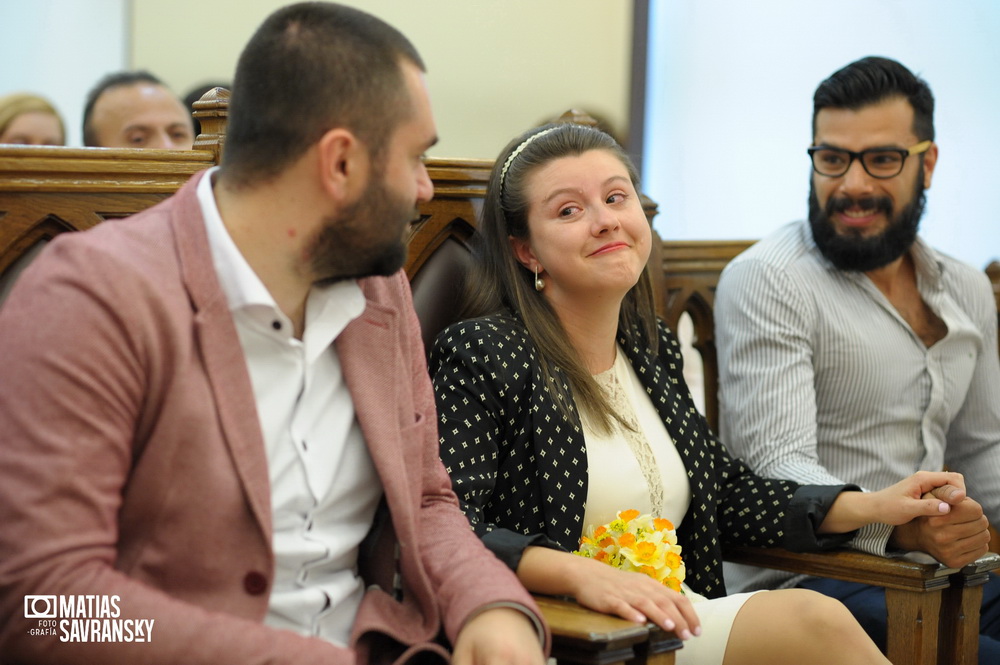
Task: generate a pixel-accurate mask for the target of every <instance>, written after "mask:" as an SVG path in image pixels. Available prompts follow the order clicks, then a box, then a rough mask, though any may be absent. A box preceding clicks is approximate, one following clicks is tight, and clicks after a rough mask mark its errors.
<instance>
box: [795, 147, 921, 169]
mask: <svg viewBox="0 0 1000 665" xmlns="http://www.w3.org/2000/svg"><path fill="white" fill-rule="evenodd" d="M932 144H933V141H921V142H920V143H918V144H917V145H915V146H913V147H911V148H868V149H867V150H862V151H861V152H854V151H853V150H844V149H842V148H831V147H830V146H828V145H814V146H812V147H811V148H809V149H808V150H807V152H808V153H809V157H810V158H812V164H813V170H814V171H816V173H818V174H820V175H825V176H829V177H831V178H839V177H840V176H842V175H844V174H845V173H847V170H848V169H849V168H851V164H852V163H853V162H854V160H855V159H857V160H860V161H861V165H862V166H863V167H864V168H865V171H866V172H867V173H868V175H870V176H871V177H873V178H894V177H896V176H898V175H899V174H900V173H902V172H903V163H904V162H906V158H907V157H909V156H910V155H919V154H920V153H922V152H927V150H928V148H930V147H931V145H932Z"/></svg>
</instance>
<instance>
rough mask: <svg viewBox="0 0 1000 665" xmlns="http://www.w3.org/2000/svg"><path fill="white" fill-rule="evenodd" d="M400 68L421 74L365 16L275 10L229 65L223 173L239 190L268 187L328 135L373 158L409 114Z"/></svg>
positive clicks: (328, 7) (328, 9) (330, 10)
mask: <svg viewBox="0 0 1000 665" xmlns="http://www.w3.org/2000/svg"><path fill="white" fill-rule="evenodd" d="M404 60H409V61H410V62H412V63H413V64H414V65H416V66H417V67H419V68H420V69H421V70H424V69H425V67H424V64H423V61H422V60H421V59H420V55H419V54H418V53H417V51H416V49H415V48H414V47H413V45H412V44H411V43H410V42H409V40H408V39H407V38H406V37H404V36H403V34H402V33H400V32H399V31H398V30H396V29H395V28H393V27H392V26H390V25H388V24H386V23H385V22H383V21H382V20H380V19H378V18H375V17H374V16H371V15H369V14H366V13H365V12H362V11H359V10H357V9H352V8H350V7H344V6H342V5H336V4H332V3H326V2H304V3H300V4H295V5H290V6H288V7H284V8H282V9H279V10H278V11H276V12H275V13H273V14H271V16H269V17H268V18H267V20H265V21H264V23H263V24H262V25H261V26H260V27H259V28H258V29H257V31H256V32H255V33H254V35H253V36H252V37H251V38H250V41H249V43H248V44H247V46H246V48H244V50H243V53H242V54H241V55H240V59H239V62H238V63H237V66H236V76H235V78H234V80H233V90H232V98H231V99H230V105H229V123H228V127H227V129H226V145H225V150H224V152H223V161H222V163H223V173H225V176H226V177H227V178H231V179H232V181H233V182H236V183H239V184H248V183H251V182H255V181H260V180H267V179H270V178H272V177H274V176H275V175H277V174H278V173H280V172H281V170H282V169H284V168H286V167H287V166H288V165H289V164H290V163H291V162H292V161H294V160H295V159H297V158H298V157H300V156H301V155H302V154H303V153H304V152H305V151H306V150H307V149H308V148H309V147H310V146H312V145H313V144H315V143H316V142H317V141H318V140H319V139H320V137H322V136H323V134H325V133H326V132H327V131H329V130H330V129H333V128H335V127H344V128H346V129H348V130H350V131H351V132H352V133H354V134H355V135H357V136H358V138H359V139H360V140H361V141H363V142H364V143H365V144H367V146H368V148H369V150H371V151H372V154H373V155H375V156H376V158H378V156H379V155H381V152H382V149H383V148H384V147H385V144H386V143H387V140H388V137H389V136H390V134H391V133H392V131H393V130H394V129H395V128H396V126H397V125H398V124H399V122H401V121H402V120H403V119H405V118H407V117H409V115H410V114H411V113H412V112H413V111H412V105H411V103H410V99H409V93H408V92H407V90H406V87H405V81H404V79H403V72H402V69H401V67H400V65H401V62H402V61H404Z"/></svg>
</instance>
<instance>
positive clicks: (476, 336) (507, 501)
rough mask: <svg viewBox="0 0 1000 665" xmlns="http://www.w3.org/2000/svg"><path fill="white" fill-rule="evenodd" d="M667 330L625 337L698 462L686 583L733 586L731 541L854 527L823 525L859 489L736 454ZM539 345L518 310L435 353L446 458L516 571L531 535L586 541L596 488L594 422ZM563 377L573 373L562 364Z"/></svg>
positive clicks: (830, 539) (797, 538)
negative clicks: (560, 402)
mask: <svg viewBox="0 0 1000 665" xmlns="http://www.w3.org/2000/svg"><path fill="white" fill-rule="evenodd" d="M658 330H659V337H660V339H659V350H658V353H657V354H655V355H654V354H652V353H650V351H649V350H648V348H649V345H648V344H646V343H645V342H644V341H643V337H642V335H641V333H640V332H639V331H638V330H633V331H624V330H620V331H619V338H618V343H619V344H620V345H621V348H622V349H624V350H625V353H626V355H627V356H628V359H629V361H630V362H631V364H632V367H633V368H634V370H635V372H636V374H637V375H638V377H639V380H640V381H641V383H642V384H643V386H644V387H645V388H646V392H647V394H648V395H649V397H650V399H651V400H652V402H653V405H654V406H655V407H656V410H657V411H658V413H659V414H660V416H661V417H662V418H663V422H664V425H665V426H666V428H667V431H668V432H669V433H670V436H671V437H672V438H673V440H674V443H675V445H676V446H677V450H678V452H679V453H680V456H681V459H682V460H683V462H684V466H685V468H686V470H687V474H688V479H689V481H690V485H691V504H690V507H689V508H688V512H687V514H686V515H685V517H684V521H683V524H681V525H680V528H679V530H678V534H677V537H678V542H679V544H680V545H681V547H682V556H683V557H684V561H685V566H686V568H687V579H686V582H687V584H688V585H689V586H690V587H691V588H692V589H693V590H695V591H697V592H698V593H701V594H703V595H705V596H708V597H710V598H713V597H717V596H722V595H725V593H726V590H725V584H724V583H723V579H722V549H721V548H722V546H723V545H728V544H734V545H736V544H738V545H750V546H760V547H768V546H779V545H780V546H782V547H786V548H788V549H792V550H797V551H806V550H817V549H828V548H832V547H836V546H837V545H840V544H843V543H844V542H846V541H847V540H849V539H850V538H851V537H852V535H853V533H848V534H837V535H818V534H816V533H815V529H816V527H817V526H818V525H819V524H820V523H821V522H822V521H823V518H824V517H825V515H826V512H827V510H829V507H830V505H832V503H833V500H834V499H835V498H836V496H837V494H839V492H841V491H843V490H844V489H857V488H856V487H854V486H835V487H818V486H799V485H798V484H796V483H794V482H791V481H784V480H772V479H764V478H760V477H758V476H756V475H754V474H753V473H752V472H751V471H750V469H749V468H748V467H747V466H746V465H745V464H744V463H743V462H742V461H741V460H739V459H734V458H732V457H730V456H729V454H728V452H727V450H726V448H725V446H724V445H723V444H722V443H721V442H720V441H719V440H718V439H717V438H716V437H715V436H714V435H713V434H712V432H711V431H710V430H709V427H708V424H707V422H706V421H705V419H704V417H703V416H702V415H701V414H699V413H698V411H697V409H696V408H695V406H694V402H693V400H692V398H691V394H690V392H689V391H688V389H687V386H686V384H685V383H684V378H683V376H682V374H681V369H682V359H681V354H680V347H679V346H678V343H677V340H676V338H675V337H674V335H673V333H671V332H670V331H669V330H668V329H667V327H666V325H664V324H663V323H662V321H660V322H658ZM536 353H537V352H536V350H535V347H534V345H533V344H532V342H531V341H530V340H529V339H528V334H527V330H526V329H525V328H524V325H523V324H522V323H521V321H520V320H519V319H518V318H516V317H515V316H513V315H509V314H508V315H495V316H489V317H482V318H478V319H470V320H468V321H463V322H459V323H456V324H454V325H452V326H450V327H448V328H447V329H445V330H444V331H443V332H442V333H441V334H440V335H438V337H437V339H436V341H435V344H434V348H433V350H432V353H431V361H430V368H431V375H432V377H433V380H434V392H435V396H436V399H437V407H438V418H439V426H438V432H439V434H440V441H441V458H442V460H443V461H444V464H445V467H446V468H447V469H448V473H449V474H451V478H452V483H453V486H454V489H455V492H456V494H458V497H459V501H460V502H461V504H462V508H463V510H464V511H465V514H466V516H468V518H469V521H470V522H471V524H472V527H473V529H474V530H475V531H476V532H477V533H478V534H479V535H480V537H482V538H483V540H484V542H485V543H486V545H487V546H488V547H489V548H490V549H491V550H493V551H494V553H496V554H497V556H498V557H500V558H501V559H502V560H504V561H505V562H507V564H508V565H509V566H511V567H512V568H514V569H516V568H517V564H518V562H519V561H520V557H521V553H522V552H523V551H524V548H525V547H527V546H528V545H543V546H548V547H557V548H560V549H565V550H573V549H576V547H577V546H578V544H579V538H580V535H581V533H582V530H583V526H584V525H583V523H582V520H583V515H584V507H585V502H586V498H587V452H586V448H585V442H584V436H583V430H582V428H581V425H580V422H579V419H578V418H576V417H575V415H576V411H575V408H574V405H568V406H569V410H570V412H571V413H572V415H573V416H574V417H573V418H572V419H571V418H567V417H566V416H565V415H563V412H561V411H560V410H559V409H558V408H557V407H556V403H555V397H554V396H555V394H556V393H555V392H550V391H549V388H548V386H546V385H544V384H543V382H542V379H541V374H540V372H539V364H538V362H537V358H536ZM554 380H557V381H558V380H563V381H564V379H563V378H562V374H561V372H559V370H558V368H557V369H556V371H555V378H554ZM567 392H568V391H567ZM626 507H627V506H623V508H626Z"/></svg>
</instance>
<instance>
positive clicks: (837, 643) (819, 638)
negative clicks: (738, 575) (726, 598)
mask: <svg viewBox="0 0 1000 665" xmlns="http://www.w3.org/2000/svg"><path fill="white" fill-rule="evenodd" d="M759 661H766V662H769V663H773V664H775V665H778V664H780V663H788V664H792V663H805V662H807V663H815V664H817V665H819V664H820V663H830V664H834V663H850V664H851V665H855V664H857V663H886V662H888V661H886V660H885V658H884V657H883V656H882V654H881V653H880V652H879V650H878V648H877V647H876V646H875V644H874V643H873V642H872V641H871V639H870V638H869V637H868V635H866V634H865V632H864V630H863V629H862V628H861V626H860V625H859V624H858V622H857V621H856V620H855V619H854V617H853V616H852V615H851V613H850V612H849V611H848V610H847V608H846V607H844V605H843V603H841V602H840V601H839V600H836V599H834V598H830V597H828V596H824V595H822V594H820V593H817V592H814V591H809V590H806V589H783V590H780V591H769V592H766V593H761V594H757V595H755V596H753V597H751V598H750V599H749V600H747V602H746V604H745V605H744V606H743V609H742V610H741V611H740V613H739V614H738V615H737V616H736V621H735V622H734V623H733V630H732V632H731V634H730V637H729V645H728V647H727V649H726V657H725V660H724V663H725V665H742V664H743V663H753V662H759Z"/></svg>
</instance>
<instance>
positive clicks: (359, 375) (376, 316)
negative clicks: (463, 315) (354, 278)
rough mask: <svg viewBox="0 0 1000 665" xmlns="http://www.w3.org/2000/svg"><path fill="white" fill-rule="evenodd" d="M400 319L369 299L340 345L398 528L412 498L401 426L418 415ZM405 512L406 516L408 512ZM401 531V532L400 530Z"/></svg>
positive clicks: (359, 416)
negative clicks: (408, 400)
mask: <svg viewBox="0 0 1000 665" xmlns="http://www.w3.org/2000/svg"><path fill="white" fill-rule="evenodd" d="M399 337H400V330H399V320H398V317H397V315H396V313H395V312H393V311H392V310H390V309H388V308H385V307H382V306H380V305H378V304H377V303H374V302H372V301H371V300H369V301H368V302H367V305H366V307H365V311H364V312H363V313H362V314H361V316H360V317H358V318H357V319H355V320H354V321H352V322H351V323H349V324H348V325H347V327H346V328H345V329H344V331H343V332H342V333H341V334H340V335H339V336H338V337H337V340H336V342H335V346H336V349H337V356H338V357H339V358H340V366H341V369H342V370H343V372H344V381H345V382H346V384H347V387H348V389H349V390H350V391H351V400H352V401H353V402H354V412H355V415H356V417H357V419H358V424H359V425H360V427H361V432H362V434H363V435H364V438H365V444H366V445H367V446H368V452H369V454H370V455H371V458H372V461H373V462H374V464H375V468H376V470H377V471H378V475H379V478H380V479H381V481H382V487H383V489H384V491H385V496H386V501H387V502H388V504H389V506H390V508H391V513H392V515H393V522H394V524H395V528H396V529H397V530H400V529H401V527H402V526H403V524H405V523H412V520H413V519H414V518H413V516H412V514H410V513H411V510H412V506H411V503H412V501H411V500H409V499H408V498H407V495H408V494H409V488H408V483H407V480H408V478H409V477H410V474H408V473H407V472H406V469H405V460H404V456H403V454H402V446H403V445H404V443H405V442H403V441H402V436H401V430H402V429H404V428H406V427H407V426H408V425H412V424H413V422H412V421H413V419H414V414H413V413H412V409H411V412H410V413H401V411H402V410H405V409H407V408H408V406H410V405H407V404H405V403H403V402H404V400H402V399H401V395H402V394H403V392H404V391H405V390H407V389H409V382H410V376H409V374H404V375H400V372H407V370H408V368H409V365H408V363H405V362H402V361H401V359H400V357H399V356H400V354H401V353H402V350H401V348H400V345H401V340H400V339H399ZM404 515H405V517H404ZM400 535H402V534H400Z"/></svg>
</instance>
